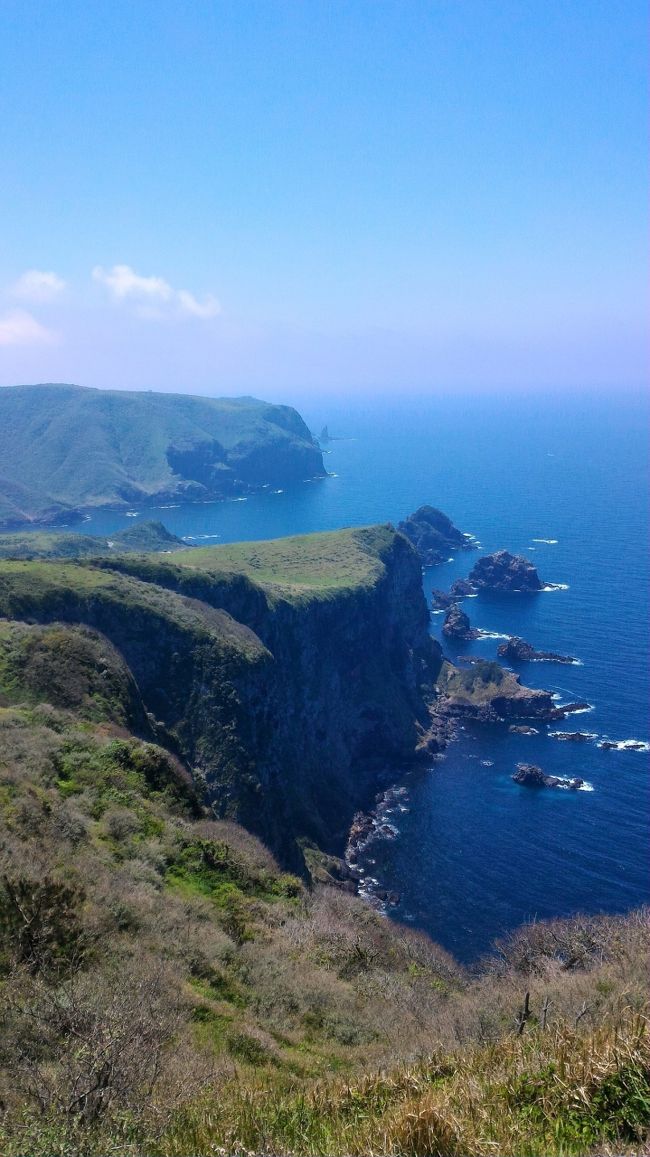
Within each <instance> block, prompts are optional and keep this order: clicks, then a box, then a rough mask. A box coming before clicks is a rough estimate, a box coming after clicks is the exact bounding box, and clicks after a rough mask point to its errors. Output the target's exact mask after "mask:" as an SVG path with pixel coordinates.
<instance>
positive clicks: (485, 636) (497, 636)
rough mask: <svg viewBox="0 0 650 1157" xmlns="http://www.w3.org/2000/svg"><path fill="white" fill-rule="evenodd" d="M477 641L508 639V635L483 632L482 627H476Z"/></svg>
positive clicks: (498, 632) (496, 632)
mask: <svg viewBox="0 0 650 1157" xmlns="http://www.w3.org/2000/svg"><path fill="white" fill-rule="evenodd" d="M477 630H478V637H479V639H509V638H510V635H503V634H502V633H501V632H500V631H484V630H483V628H482V627H478V628H477Z"/></svg>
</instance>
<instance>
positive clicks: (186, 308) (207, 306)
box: [176, 289, 221, 318]
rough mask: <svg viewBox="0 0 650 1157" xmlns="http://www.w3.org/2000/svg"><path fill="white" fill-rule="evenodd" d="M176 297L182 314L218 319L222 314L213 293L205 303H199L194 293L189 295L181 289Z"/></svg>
mask: <svg viewBox="0 0 650 1157" xmlns="http://www.w3.org/2000/svg"><path fill="white" fill-rule="evenodd" d="M176 297H177V300H178V305H179V308H180V310H181V312H182V313H188V314H190V316H191V317H202V318H208V317H216V316H217V314H218V313H221V306H220V304H219V302H218V301H217V299H216V297H213V296H212V294H211V293H209V294H208V295H207V297H206V298H205V300H204V301H197V299H196V298H195V297H194V295H193V294H192V293H188V291H187V290H186V289H179V290H178V292H177V294H176Z"/></svg>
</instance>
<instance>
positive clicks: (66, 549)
mask: <svg viewBox="0 0 650 1157" xmlns="http://www.w3.org/2000/svg"><path fill="white" fill-rule="evenodd" d="M172 550H187V546H186V544H185V543H184V542H183V541H182V539H180V538H177V537H176V535H174V534H170V532H169V531H168V530H167V529H166V528H165V527H164V526H163V524H162V523H161V522H139V523H138V524H137V525H136V526H130V527H128V528H127V529H126V530H120V531H118V532H117V533H116V534H113V535H111V537H110V538H100V537H97V536H95V535H92V534H75V533H74V532H73V533H68V534H66V533H64V532H63V531H54V530H49V531H48V530H30V531H26V532H25V533H22V534H21V533H18V532H17V533H14V534H0V559H2V558H12V559H36V558H50V559H51V558H92V557H94V556H96V555H102V554H107V555H113V554H129V553H132V552H134V551H172Z"/></svg>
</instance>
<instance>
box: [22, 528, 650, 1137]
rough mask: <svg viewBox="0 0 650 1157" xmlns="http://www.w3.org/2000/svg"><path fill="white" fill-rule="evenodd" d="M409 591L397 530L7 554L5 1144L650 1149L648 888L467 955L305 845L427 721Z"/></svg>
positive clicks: (412, 561)
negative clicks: (352, 888)
mask: <svg viewBox="0 0 650 1157" xmlns="http://www.w3.org/2000/svg"><path fill="white" fill-rule="evenodd" d="M238 567H240V568H241V570H238V569H237V568H238ZM418 598H419V599H420V600H422V594H421V589H420V571H419V564H418V562H417V559H416V558H415V556H414V554H413V552H412V550H411V548H410V547H409V546H408V545H407V544H406V542H405V541H404V540H403V539H402V538H401V537H400V536H397V535H395V533H394V532H393V531H391V530H390V528H387V527H379V528H366V529H362V530H356V531H348V532H343V533H341V534H339V535H324V536H313V537H309V538H306V539H293V540H290V541H289V542H288V543H287V542H284V543H281V542H280V543H264V544H255V545H254V546H253V545H246V546H240V547H232V548H230V547H229V548H222V549H220V548H217V549H214V550H208V551H198V550H197V551H188V552H186V553H185V552H181V553H179V554H177V555H174V557H173V558H167V557H166V556H160V555H157V556H150V557H145V556H138V555H121V556H120V557H119V558H115V559H113V558H111V559H110V560H107V559H103V560H99V561H96V560H95V561H92V562H87V561H83V560H76V561H75V560H69V561H66V560H59V561H3V562H0V616H1V617H0V1150H1V1151H2V1153H3V1154H6V1155H7V1157H21V1155H22V1154H25V1153H29V1154H30V1155H33V1157H49V1155H55V1154H58V1155H59V1157H81V1155H82V1154H83V1155H86V1154H88V1155H89V1157H90V1155H93V1154H94V1155H97V1157H99V1155H103V1154H106V1153H109V1152H119V1153H120V1154H124V1155H129V1154H130V1155H131V1157H145V1155H152V1157H156V1155H158V1157H190V1155H196V1157H199V1155H202V1154H205V1155H206V1157H207V1155H208V1154H214V1153H219V1152H220V1151H224V1152H225V1153H228V1154H230V1153H232V1154H241V1155H242V1157H243V1154H244V1153H246V1152H248V1153H250V1152H256V1153H257V1152H259V1153H263V1152H267V1153H276V1154H299V1155H307V1154H309V1155H316V1154H327V1155H331V1157H337V1155H341V1157H343V1155H344V1154H350V1155H352V1154H359V1155H361V1154H386V1155H388V1154H390V1155H394V1157H398V1155H400V1157H408V1155H410V1157H425V1155H430V1154H436V1153H437V1154H441V1155H444V1154H448V1155H450V1157H451V1155H460V1154H468V1153H472V1154H477V1155H482V1154H485V1155H486V1157H487V1155H488V1154H489V1155H492V1154H494V1153H495V1152H498V1153H503V1154H511V1155H513V1157H528V1155H532V1157H537V1155H539V1157H542V1155H546V1154H558V1157H559V1155H560V1154H562V1155H565V1157H571V1155H576V1157H577V1155H579V1154H588V1153H594V1154H596V1153H598V1154H614V1153H615V1154H623V1153H629V1154H632V1153H635V1152H639V1151H640V1149H641V1148H642V1146H643V1144H644V1143H645V1139H646V1137H647V1134H648V1124H649V1121H650V1084H649V1079H648V1038H647V1033H646V1020H645V1019H644V1018H645V1016H646V1013H647V1003H646V983H647V982H646V960H645V946H646V938H647V916H646V914H644V913H636V914H632V915H630V916H629V917H627V918H621V917H618V918H615V917H610V918H605V917H600V918H593V919H576V920H573V921H556V922H554V923H551V924H534V925H532V926H530V927H528V928H525V929H523V930H521V931H520V932H519V933H517V934H515V935H513V936H511V937H509V938H508V939H507V940H505V941H503V942H501V943H500V944H499V945H498V947H497V950H496V951H495V954H494V955H493V956H491V957H490V958H489V959H487V960H486V961H484V962H483V963H482V964H481V966H480V968H478V969H477V971H476V973H475V974H473V975H468V974H467V973H466V972H465V971H464V970H463V969H462V968H460V967H459V966H457V964H456V963H455V962H454V961H453V960H452V959H451V958H450V957H449V956H448V955H447V954H446V953H445V952H444V951H443V950H442V949H440V948H439V947H437V946H436V945H434V944H433V943H431V941H429V940H428V939H427V937H425V936H423V935H421V934H419V933H416V932H413V931H412V930H410V929H408V928H404V927H401V926H399V925H396V924H393V923H391V922H390V921H389V920H387V919H385V918H384V917H383V916H381V915H379V914H378V913H376V912H375V911H373V909H371V908H370V907H369V906H368V905H367V904H365V903H364V902H363V901H361V900H360V899H359V898H358V897H356V896H354V895H350V894H349V893H348V892H347V891H346V885H345V883H344V882H342V881H341V880H340V873H339V878H337V871H336V867H337V862H338V864H339V866H340V861H337V859H336V856H335V855H334V854H332V850H331V849H330V850H329V854H328V850H327V848H325V851H323V850H322V848H323V847H324V845H321V848H320V849H319V848H316V847H314V846H313V844H314V842H317V841H314V840H312V841H311V843H310V839H309V837H310V827H311V828H317V827H318V825H319V824H320V825H321V827H322V830H324V831H328V830H329V831H331V830H333V828H334V825H335V823H336V821H337V819H338V822H339V823H341V824H342V825H343V828H344V827H345V825H346V822H347V820H346V816H349V814H350V813H351V809H353V807H354V806H355V796H354V795H353V790H354V789H357V790H362V789H363V783H364V781H363V776H364V774H366V773H365V772H364V766H365V765H364V762H363V760H364V756H365V755H366V754H368V753H369V755H370V760H371V763H370V766H371V768H373V767H375V766H376V763H373V762H372V761H373V760H376V753H377V751H381V752H382V753H384V752H385V751H386V750H390V747H389V745H390V744H391V743H392V744H393V750H395V751H401V752H407V751H408V750H409V743H410V744H412V745H414V744H415V742H416V739H417V727H416V726H415V722H414V721H415V720H417V719H418V718H419V716H418V712H420V711H421V710H422V702H423V699H422V694H423V692H418V691H417V690H411V691H408V692H407V691H405V690H404V686H405V685H407V684H408V683H409V681H410V683H411V684H412V685H415V686H416V687H417V682H418V680H421V681H422V685H423V686H426V682H427V680H429V681H431V679H432V678H435V673H434V672H435V671H437V669H438V666H439V663H438V664H437V665H436V663H435V662H434V659H435V656H433V654H432V652H430V651H428V650H427V649H426V648H427V645H428V635H427V633H426V615H425V616H424V617H423V616H422V615H421V606H420V603H419V602H418ZM235 612H236V614H235ZM387 624H388V625H389V627H390V630H387V629H386V625H387ZM382 625H383V627H384V630H382ZM384 635H387V636H388V641H385V639H384ZM360 654H361V655H363V663H360V660H359V655H360ZM498 671H500V668H497V669H496V671H494V670H492V668H491V666H490V665H487V664H486V665H484V667H483V668H481V669H477V668H476V667H475V668H472V670H471V672H462V673H458V672H456V673H454V671H453V669H451V668H447V667H445V668H444V669H443V671H442V672H441V673H440V675H439V679H440V680H441V681H442V682H443V683H444V682H445V681H447V682H449V681H450V680H451V681H453V680H454V679H457V678H458V679H460V680H465V681H466V682H467V681H469V682H468V689H469V691H470V692H471V693H472V694H474V693H476V688H478V693H482V691H481V688H483V687H487V688H490V687H491V686H492V684H494V683H496V682H497V680H498ZM459 685H460V684H459ZM369 706H371V708H372V712H371V714H370V718H369V719H368V717H367V709H368V707H369ZM333 720H334V721H335V723H336V726H334V727H333V726H332V721H333ZM324 767H326V768H327V775H325V774H324V772H323V768H324ZM351 767H354V773H355V774H354V775H352V774H351V770H350V769H351ZM365 782H366V785H367V787H368V788H371V785H372V783H373V779H372V775H371V774H370V773H368V778H367V780H366V781H365ZM233 815H237V816H241V817H242V818H244V819H245V821H246V824H247V826H248V827H251V828H252V827H254V826H255V825H256V824H257V825H258V830H259V829H260V827H261V826H262V825H263V824H266V825H267V827H266V829H265V830H266V832H268V842H273V844H274V846H275V847H276V848H277V849H278V851H279V852H280V853H281V854H282V855H283V863H282V866H281V865H280V864H279V863H278V861H277V860H276V859H275V858H274V856H273V855H272V854H271V852H270V851H269V850H268V848H267V847H266V846H265V845H264V844H262V843H261V842H260V841H259V840H258V839H256V838H255V836H254V835H252V834H250V832H249V831H246V830H244V828H243V827H240V826H238V824H236V823H234V822H232V820H231V818H230V817H232V816H233ZM217 816H227V817H228V818H226V819H224V818H216V817H217ZM296 837H304V838H302V839H301V840H300V844H301V846H303V847H304V848H305V849H306V851H305V856H304V858H303V857H302V856H298V855H297V852H296V849H297V846H298V844H297V842H296ZM292 857H293V859H292ZM305 860H306V861H307V863H308V864H309V865H310V867H311V876H310V875H309V873H308V872H307V870H306V868H305ZM293 865H295V867H296V869H297V870H299V871H302V873H303V874H302V876H299V875H297V874H294V872H293V871H292V870H291V867H292V866H293ZM324 881H327V882H324ZM526 994H528V999H527V1000H526Z"/></svg>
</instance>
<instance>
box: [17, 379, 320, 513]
mask: <svg viewBox="0 0 650 1157" xmlns="http://www.w3.org/2000/svg"><path fill="white" fill-rule="evenodd" d="M324 473H325V471H324V469H323V459H322V455H321V452H320V450H319V448H318V446H317V445H316V443H315V442H314V441H313V439H312V437H311V435H310V433H309V431H308V429H307V427H306V426H305V424H304V422H303V421H302V418H301V417H300V415H299V414H298V413H297V412H296V411H295V410H293V409H291V407H289V406H276V405H271V404H269V403H267V402H261V401H258V400H256V399H254V398H199V397H192V396H190V395H185V394H183V395H181V394H156V393H153V392H148V391H141V392H137V393H129V392H126V391H124V392H123V391H116V390H91V389H84V388H82V387H80V386H71V385H36V386H13V387H5V388H3V389H0V527H3V526H4V527H12V526H19V525H21V524H22V523H25V522H37V523H52V522H56V521H62V520H63V519H64V518H65V517H66V515H68V516H70V515H74V513H75V512H78V511H79V510H83V509H92V508H97V507H102V506H112V507H115V506H116V507H125V506H129V505H133V504H140V505H146V504H148V503H154V502H163V501H170V500H179V499H185V500H201V499H204V500H206V499H210V498H219V497H224V496H227V495H232V494H242V493H246V492H247V491H249V490H251V489H253V490H254V489H257V488H260V487H262V486H271V487H283V486H285V485H287V484H290V483H292V482H297V481H301V480H302V479H305V478H311V477H314V476H319V475H321V476H322V475H323V474H324Z"/></svg>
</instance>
